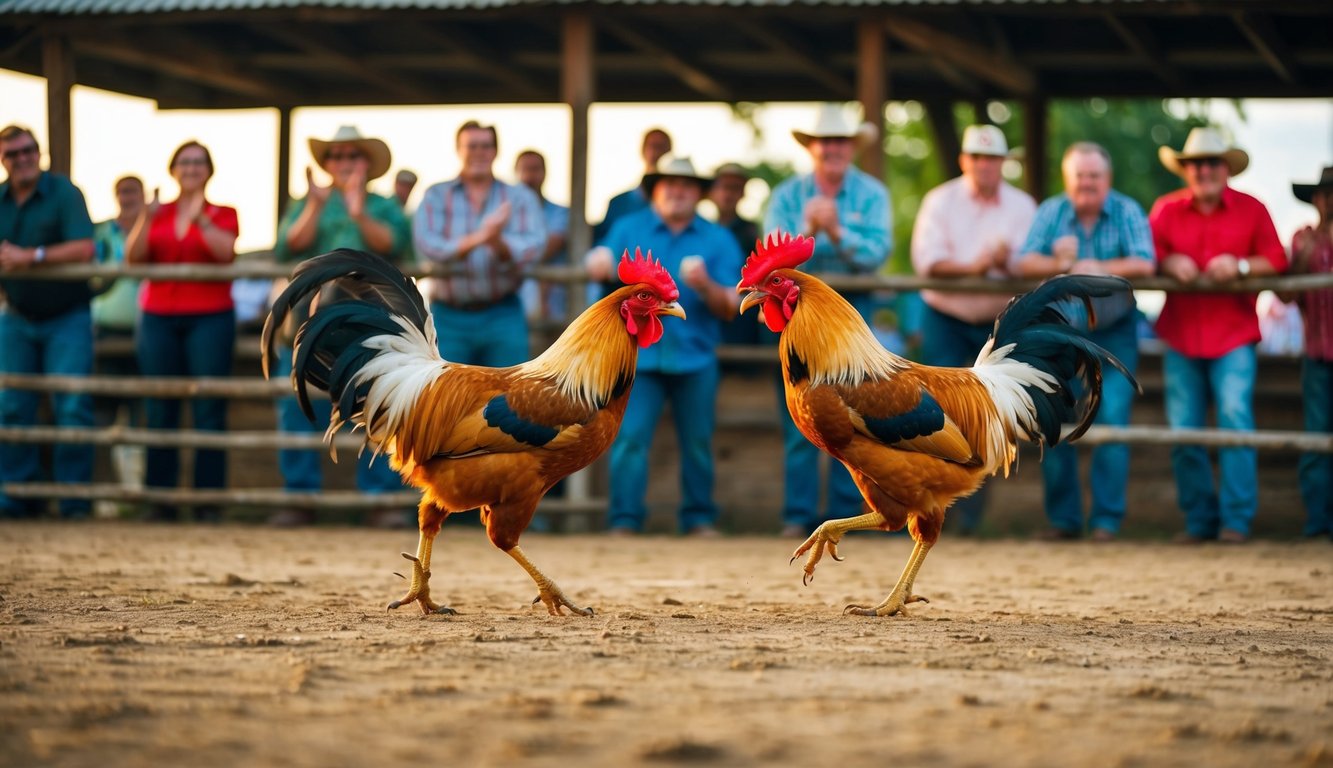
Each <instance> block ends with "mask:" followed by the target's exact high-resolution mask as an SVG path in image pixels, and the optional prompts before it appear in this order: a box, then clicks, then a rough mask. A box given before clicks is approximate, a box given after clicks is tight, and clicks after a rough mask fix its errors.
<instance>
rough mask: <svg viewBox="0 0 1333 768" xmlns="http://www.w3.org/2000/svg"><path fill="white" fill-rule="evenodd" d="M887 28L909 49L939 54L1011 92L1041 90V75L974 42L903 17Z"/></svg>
mask: <svg viewBox="0 0 1333 768" xmlns="http://www.w3.org/2000/svg"><path fill="white" fill-rule="evenodd" d="M884 26H885V29H887V30H888V32H889V34H890V35H891V36H893V38H894V39H895V40H897V41H899V42H900V43H902V44H903V45H906V46H907V47H908V48H911V49H913V50H916V51H920V52H921V53H925V54H934V55H938V56H940V57H941V58H944V59H946V60H948V61H949V62H951V63H953V64H956V65H958V66H960V67H962V68H963V69H965V70H967V71H969V72H971V73H972V74H974V75H976V76H977V77H980V78H981V79H983V80H987V81H989V82H992V83H994V84H996V85H998V86H1000V87H1001V88H1004V89H1006V90H1008V91H1009V92H1011V93H1014V94H1018V95H1020V96H1028V95H1031V94H1032V93H1034V92H1035V91H1036V90H1037V76H1036V75H1035V74H1034V73H1033V72H1032V70H1030V69H1028V68H1027V67H1024V66H1023V65H1022V64H1019V63H1018V62H1016V61H1014V60H1012V59H1009V58H1006V57H1004V56H1003V55H1001V54H998V53H996V52H994V51H991V50H988V49H986V48H984V47H982V46H980V45H978V44H977V43H974V42H972V41H970V40H964V39H962V38H959V37H955V36H954V35H952V34H949V33H948V32H945V31H943V30H940V29H938V28H936V27H933V26H931V25H930V24H926V23H924V22H920V21H917V20H915V19H909V18H906V17H903V16H894V17H893V18H891V19H889V20H888V21H887V22H885V25H884Z"/></svg>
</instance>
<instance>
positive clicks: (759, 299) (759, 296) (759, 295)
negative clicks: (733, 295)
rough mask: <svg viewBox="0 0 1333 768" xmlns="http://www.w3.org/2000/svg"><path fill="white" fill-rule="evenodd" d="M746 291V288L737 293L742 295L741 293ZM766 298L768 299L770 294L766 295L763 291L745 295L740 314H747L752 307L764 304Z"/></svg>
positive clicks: (738, 290)
mask: <svg viewBox="0 0 1333 768" xmlns="http://www.w3.org/2000/svg"><path fill="white" fill-rule="evenodd" d="M744 290H745V289H744V288H738V289H736V292H737V293H740V292H741V291H744ZM766 298H768V294H767V293H764V292H763V291H750V292H749V293H747V294H745V298H743V299H741V308H740V314H742V315H743V314H745V312H746V310H748V309H749V308H750V307H753V306H754V305H756V304H762V303H763V302H764V299H766Z"/></svg>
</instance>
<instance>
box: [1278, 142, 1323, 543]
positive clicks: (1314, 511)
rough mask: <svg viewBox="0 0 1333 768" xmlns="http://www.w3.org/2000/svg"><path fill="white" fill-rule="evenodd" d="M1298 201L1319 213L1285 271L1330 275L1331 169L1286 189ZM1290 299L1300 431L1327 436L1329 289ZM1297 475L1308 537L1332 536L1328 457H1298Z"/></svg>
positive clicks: (1295, 243) (1294, 244)
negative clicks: (1296, 326) (1300, 327)
mask: <svg viewBox="0 0 1333 768" xmlns="http://www.w3.org/2000/svg"><path fill="white" fill-rule="evenodd" d="M1291 191H1292V193H1293V194H1295V195H1296V198H1297V199H1298V200H1302V201H1304V202H1307V203H1310V204H1311V205H1313V206H1314V208H1315V210H1316V211H1318V212H1319V223H1318V224H1317V225H1315V226H1314V227H1309V226H1307V227H1303V228H1302V229H1301V230H1300V231H1299V232H1297V233H1296V236H1295V237H1293V238H1292V241H1291V261H1292V264H1291V271H1292V272H1295V273H1297V274H1308V275H1315V274H1328V273H1330V272H1333V167H1327V168H1325V169H1324V171H1323V173H1321V174H1320V175H1319V181H1317V182H1315V183H1314V184H1292V185H1291ZM1283 298H1285V299H1295V301H1296V302H1297V303H1298V304H1299V305H1300V308H1301V318H1302V319H1303V320H1304V322H1305V359H1303V360H1302V361H1301V393H1302V396H1303V398H1302V399H1303V400H1304V402H1305V430H1306V431H1307V432H1333V288H1321V289H1319V290H1311V291H1305V292H1304V293H1301V294H1300V295H1299V296H1284V297H1283ZM1298 476H1299V477H1300V483H1301V500H1302V501H1304V502H1305V528H1304V530H1303V531H1302V532H1303V533H1304V535H1306V536H1309V537H1315V536H1328V535H1333V456H1331V455H1330V454H1327V453H1315V452H1309V453H1305V454H1302V455H1301V459H1300V464H1299V470H1298Z"/></svg>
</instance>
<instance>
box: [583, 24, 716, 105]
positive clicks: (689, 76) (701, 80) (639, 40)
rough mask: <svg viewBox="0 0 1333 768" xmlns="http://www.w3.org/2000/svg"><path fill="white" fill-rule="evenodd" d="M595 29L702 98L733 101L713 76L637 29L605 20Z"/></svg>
mask: <svg viewBox="0 0 1333 768" xmlns="http://www.w3.org/2000/svg"><path fill="white" fill-rule="evenodd" d="M597 27H598V29H603V30H606V31H607V32H609V33H610V34H612V35H615V36H616V37H618V38H620V39H621V40H623V41H624V42H625V43H628V44H629V45H631V46H633V47H635V48H637V49H639V50H640V51H642V52H643V53H646V54H648V55H649V56H652V57H653V58H655V59H656V60H657V62H658V63H659V64H660V65H661V66H662V68H663V69H665V70H667V71H668V72H671V73H672V74H674V75H675V76H676V77H679V78H680V79H681V81H682V82H683V83H685V85H687V86H688V87H689V88H690V89H691V90H693V91H695V92H697V93H698V94H700V95H701V96H706V97H708V98H710V99H715V100H717V101H734V100H735V99H733V98H732V95H731V90H730V89H729V88H727V87H726V86H725V85H723V84H722V82H721V81H720V80H718V79H717V78H716V77H714V76H712V75H710V74H708V73H707V72H705V71H704V70H702V69H700V68H699V67H697V66H695V65H694V64H691V63H690V62H688V61H686V60H685V58H684V57H683V56H681V55H679V54H677V53H676V52H674V51H672V50H671V49H669V48H668V47H667V46H666V45H665V44H664V43H659V42H656V41H654V40H651V39H649V37H648V36H647V35H646V34H644V33H643V32H640V31H639V30H637V29H631V28H630V27H628V26H625V25H623V24H620V23H618V22H613V21H610V20H607V19H598V20H597Z"/></svg>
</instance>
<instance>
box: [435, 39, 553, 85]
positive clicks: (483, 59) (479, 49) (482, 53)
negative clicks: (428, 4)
mask: <svg viewBox="0 0 1333 768" xmlns="http://www.w3.org/2000/svg"><path fill="white" fill-rule="evenodd" d="M414 31H415V32H417V33H419V34H422V35H424V36H425V38H426V39H427V40H428V41H430V42H432V43H433V44H434V45H435V46H436V47H438V48H440V49H441V50H442V51H443V52H446V53H448V54H450V55H451V57H452V58H454V59H456V60H461V61H462V62H463V63H464V64H465V65H466V66H467V67H468V68H470V69H474V70H476V71H477V72H479V73H481V74H482V75H483V76H485V77H489V78H491V79H493V80H496V81H497V82H499V83H500V85H502V86H504V87H505V88H506V89H508V92H509V94H510V95H512V96H513V97H514V100H515V101H519V100H526V101H542V100H544V99H543V96H545V97H546V99H549V94H543V93H542V92H541V91H540V90H538V89H536V88H533V87H532V78H531V77H529V76H527V75H525V74H523V73H522V72H520V71H518V70H516V69H514V68H513V67H511V66H509V65H508V64H506V63H504V61H505V59H506V58H508V54H506V53H504V52H502V51H499V50H496V49H493V48H486V47H484V46H481V45H478V44H476V43H474V42H470V41H469V40H468V39H467V38H465V37H463V36H462V35H455V34H450V33H449V32H446V31H444V30H442V29H440V27H439V26H438V25H430V26H426V25H421V26H418V27H417V28H416V29H415V30H414Z"/></svg>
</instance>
